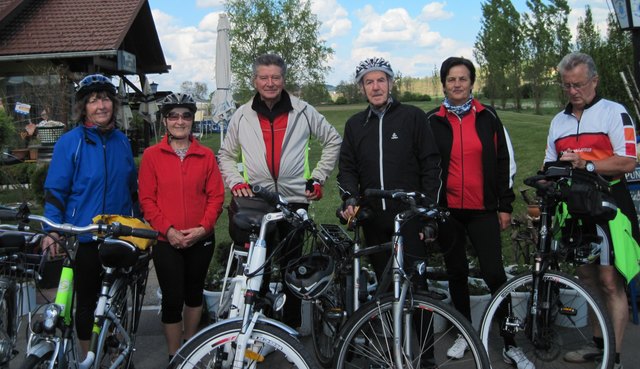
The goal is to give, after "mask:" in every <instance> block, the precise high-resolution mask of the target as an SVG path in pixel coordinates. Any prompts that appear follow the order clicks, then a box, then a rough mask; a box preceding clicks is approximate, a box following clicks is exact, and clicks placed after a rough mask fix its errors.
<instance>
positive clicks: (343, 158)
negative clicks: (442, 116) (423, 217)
mask: <svg viewBox="0 0 640 369" xmlns="http://www.w3.org/2000/svg"><path fill="white" fill-rule="evenodd" d="M393 76H394V74H393V70H392V69H391V65H390V64H389V62H387V61H386V60H384V59H382V58H370V59H366V60H363V61H362V62H360V64H359V65H358V66H357V68H356V83H358V84H359V85H360V87H361V88H362V90H363V92H364V94H365V95H366V97H367V100H368V101H369V106H368V107H367V109H365V110H364V111H363V112H359V113H357V114H355V115H354V116H352V117H351V118H349V120H348V121H347V124H346V126H345V131H344V136H343V137H344V138H343V142H342V146H341V148H340V161H339V164H338V168H339V173H338V186H339V188H340V192H341V197H342V200H343V201H344V210H343V211H342V216H343V217H344V218H345V219H348V218H349V217H352V216H354V215H355V205H356V204H358V205H361V206H366V207H368V208H370V209H371V210H372V211H373V213H374V215H375V216H373V217H372V219H369V220H368V221H367V223H366V224H363V233H364V238H365V242H366V243H367V245H378V244H382V243H385V242H389V241H390V240H391V238H392V235H393V231H394V229H393V228H394V227H393V219H394V217H395V215H396V214H397V213H399V212H400V211H402V210H404V209H406V205H405V204H403V203H401V202H400V201H396V200H383V199H363V198H362V195H363V193H364V191H365V190H366V189H386V190H397V189H402V190H404V191H418V192H421V193H424V194H425V195H426V196H427V197H428V200H427V201H428V203H430V204H431V203H437V201H438V193H439V191H440V185H441V182H440V154H439V153H438V149H437V146H436V143H435V141H434V138H433V134H432V133H431V129H430V127H429V125H428V124H427V116H426V114H425V113H424V112H423V111H422V110H421V109H419V108H417V107H415V106H411V105H403V104H400V102H398V101H396V100H394V99H393V97H392V96H391V94H390V93H391V88H392V86H393ZM421 226H422V224H421V222H420V221H419V220H418V219H415V220H410V221H408V222H407V223H405V225H404V226H403V228H402V235H403V237H404V250H405V262H404V265H405V269H406V270H407V271H408V272H409V274H411V270H410V269H411V268H413V266H414V263H415V261H418V260H425V259H426V247H425V245H424V243H423V242H422V241H421V240H420V237H419V233H420V231H421ZM370 258H371V262H372V264H373V267H374V269H375V272H376V274H377V276H378V279H380V278H381V276H382V273H383V272H384V268H385V266H386V264H387V262H388V261H389V259H390V252H389V253H377V254H374V255H371V256H370ZM413 282H414V286H415V287H416V288H418V289H426V278H425V277H424V276H418V275H414V278H413ZM423 356H424V355H423ZM423 359H425V360H429V359H426V358H424V357H423ZM429 361H430V360H429ZM423 363H424V362H423ZM423 367H424V365H423Z"/></svg>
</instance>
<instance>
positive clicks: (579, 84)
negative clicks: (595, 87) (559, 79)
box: [560, 77, 593, 91]
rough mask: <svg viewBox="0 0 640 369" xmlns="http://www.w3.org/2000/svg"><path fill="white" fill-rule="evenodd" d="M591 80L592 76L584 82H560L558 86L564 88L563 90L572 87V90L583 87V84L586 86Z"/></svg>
mask: <svg viewBox="0 0 640 369" xmlns="http://www.w3.org/2000/svg"><path fill="white" fill-rule="evenodd" d="M592 80H593V77H591V78H589V79H588V80H587V81H586V82H578V83H560V87H562V89H563V90H565V91H569V90H571V89H572V88H573V89H574V90H580V89H582V88H584V87H585V86H587V85H588V84H589V83H591V81H592Z"/></svg>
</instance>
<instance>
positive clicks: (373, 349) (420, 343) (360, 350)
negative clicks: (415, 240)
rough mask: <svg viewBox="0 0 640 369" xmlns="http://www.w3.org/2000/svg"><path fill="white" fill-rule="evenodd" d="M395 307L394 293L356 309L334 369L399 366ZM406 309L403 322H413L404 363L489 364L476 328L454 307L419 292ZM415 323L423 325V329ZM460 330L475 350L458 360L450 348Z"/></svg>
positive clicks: (470, 367)
mask: <svg viewBox="0 0 640 369" xmlns="http://www.w3.org/2000/svg"><path fill="white" fill-rule="evenodd" d="M392 308H393V296H391V295H386V296H384V297H382V298H380V299H378V300H374V301H370V302H368V303H367V304H365V305H363V306H361V307H360V309H358V310H357V311H356V312H355V313H354V315H353V316H352V317H351V318H350V319H349V320H348V321H347V324H346V325H345V327H344V329H343V330H342V331H341V332H340V334H339V340H338V341H337V354H336V357H335V361H334V365H335V368H337V369H346V368H396V366H395V360H394V357H393V352H394V349H393V348H394V344H393V332H392V331H393V309H392ZM403 312H404V313H403V314H402V316H403V322H402V326H403V327H407V326H408V327H412V332H411V334H410V335H409V336H410V340H407V339H406V338H403V340H402V342H401V345H402V346H403V351H404V352H405V354H404V359H403V365H404V368H429V369H430V368H435V367H439V368H464V369H488V368H489V363H488V359H487V356H486V355H487V354H486V352H485V350H484V348H483V347H482V343H481V342H480V339H479V338H478V335H477V333H476V331H475V330H474V329H473V327H472V326H471V323H469V321H468V320H467V319H465V318H464V317H463V316H462V315H461V314H460V313H459V312H457V311H456V310H454V309H453V307H451V306H448V305H445V304H443V303H441V302H439V301H436V300H434V299H432V298H430V297H428V295H425V294H421V293H414V294H413V296H407V298H406V299H405V305H404V307H403ZM410 320H412V322H411V321H410ZM416 326H419V327H421V329H419V330H420V331H419V332H418V329H415V327H416ZM458 334H460V335H461V336H462V337H463V338H464V339H465V340H466V341H467V344H468V346H469V351H470V352H469V353H468V354H467V355H466V356H465V357H464V358H462V359H460V360H455V361H453V360H452V359H448V358H447V355H446V352H447V350H448V349H449V347H451V345H452V344H453V342H454V340H455V339H456V338H457V337H458V336H457V335H458ZM407 352H409V353H410V354H407Z"/></svg>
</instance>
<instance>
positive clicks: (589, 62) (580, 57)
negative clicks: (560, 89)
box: [558, 52, 598, 78]
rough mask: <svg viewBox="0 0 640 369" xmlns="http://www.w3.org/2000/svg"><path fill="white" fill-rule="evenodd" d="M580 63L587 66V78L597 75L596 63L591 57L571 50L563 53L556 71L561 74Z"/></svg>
mask: <svg viewBox="0 0 640 369" xmlns="http://www.w3.org/2000/svg"><path fill="white" fill-rule="evenodd" d="M580 64H584V65H586V66H587V69H588V74H589V78H593V77H595V76H596V75H598V70H597V69H596V63H595V62H594V61H593V58H592V57H591V56H589V55H587V54H585V53H580V52H573V53H570V54H567V55H565V57H564V58H562V60H560V63H558V73H560V75H562V74H564V73H566V72H568V71H570V70H572V69H573V68H575V67H577V66H578V65H580Z"/></svg>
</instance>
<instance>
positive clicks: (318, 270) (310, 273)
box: [284, 252, 336, 300]
mask: <svg viewBox="0 0 640 369" xmlns="http://www.w3.org/2000/svg"><path fill="white" fill-rule="evenodd" d="M335 268H336V267H335V263H334V261H333V258H331V256H329V255H324V254H321V253H317V252H315V253H312V254H309V255H305V256H303V257H301V258H299V259H297V260H295V261H293V262H291V263H289V265H287V270H286V273H285V277H284V280H285V283H286V284H287V286H288V287H289V290H291V292H293V294H294V295H295V296H296V297H298V298H300V299H303V300H312V299H315V298H316V297H318V296H320V295H322V294H323V293H324V292H325V291H326V290H327V288H328V287H329V285H330V284H331V280H333V274H334V272H335Z"/></svg>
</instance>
